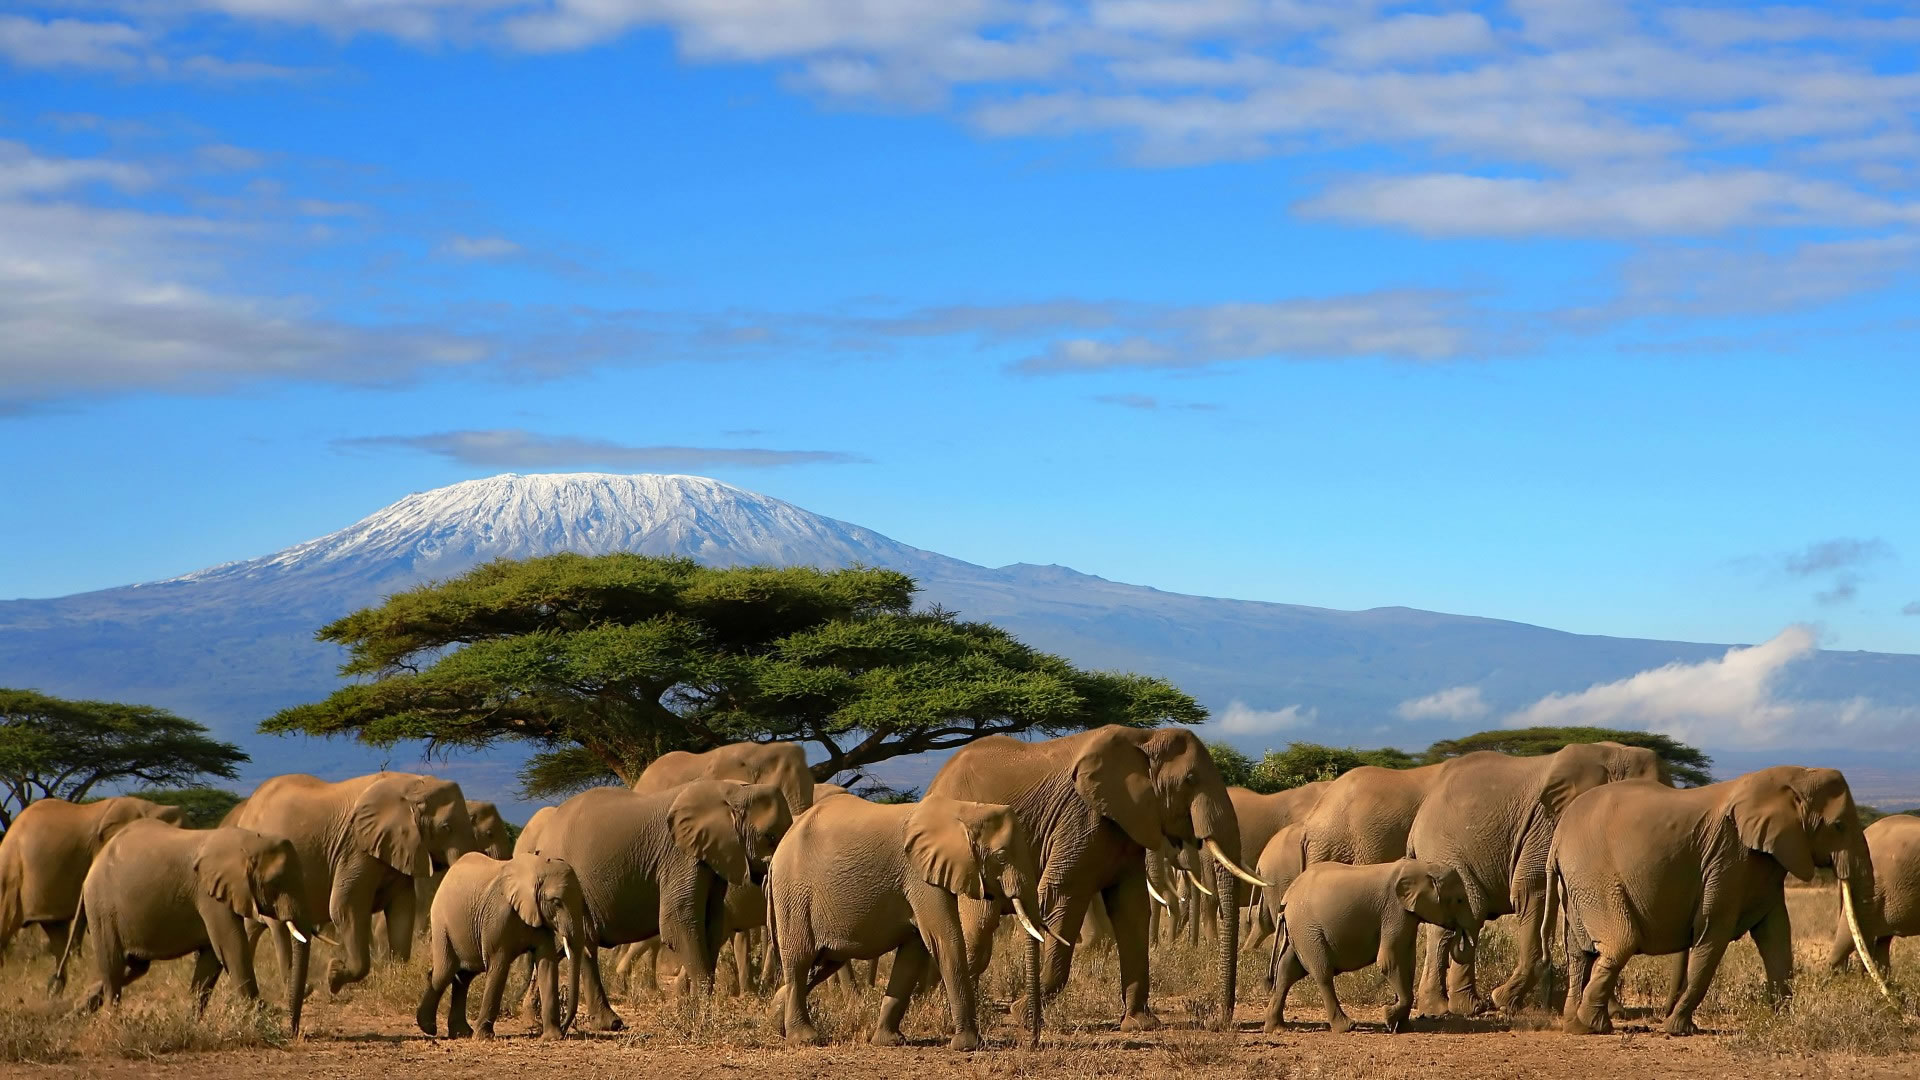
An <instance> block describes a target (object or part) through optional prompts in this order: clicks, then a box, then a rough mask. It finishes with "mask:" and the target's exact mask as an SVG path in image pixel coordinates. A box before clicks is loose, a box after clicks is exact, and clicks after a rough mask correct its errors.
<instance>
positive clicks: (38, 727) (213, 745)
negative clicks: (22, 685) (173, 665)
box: [0, 689, 248, 828]
mask: <svg viewBox="0 0 1920 1080" xmlns="http://www.w3.org/2000/svg"><path fill="white" fill-rule="evenodd" d="M246 760H248V759H247V755H246V754H244V753H242V752H241V750H240V748H239V747H237V746H235V745H233V744H232V743H226V742H221V741H219V740H217V739H211V738H208V737H207V729H206V728H204V727H202V726H200V725H199V724H196V723H194V722H193V721H191V720H188V719H185V718H183V717H179V716H175V715H174V714H173V713H170V712H168V711H167V710H165V709H157V708H154V707H153V706H151V705H123V704H119V703H116V702H110V701H68V700H66V699H64V698H57V697H52V696H50V695H47V694H42V693H38V692H36V691H33V690H8V689H0V828H5V827H6V826H7V825H10V824H12V822H13V816H14V815H15V814H17V813H19V812H20V811H21V810H22V809H23V808H25V807H26V805H27V804H28V803H31V802H35V801H37V800H39V799H45V798H50V797H51V798H61V799H67V800H69V801H72V802H83V801H85V800H86V798H87V796H88V795H90V794H92V793H93V792H94V790H95V789H97V788H103V787H110V786H112V785H115V784H121V783H126V782H128V781H139V782H141V783H145V784H153V785H156V786H160V787H174V786H180V785H185V784H192V783H194V782H195V781H197V780H200V779H201V778H203V777H210V776H212V777H219V778H220V779H223V780H232V779H234V778H235V777H237V776H238V775H239V772H238V771H237V770H236V769H235V766H237V765H239V764H240V763H242V762H244V761H246Z"/></svg>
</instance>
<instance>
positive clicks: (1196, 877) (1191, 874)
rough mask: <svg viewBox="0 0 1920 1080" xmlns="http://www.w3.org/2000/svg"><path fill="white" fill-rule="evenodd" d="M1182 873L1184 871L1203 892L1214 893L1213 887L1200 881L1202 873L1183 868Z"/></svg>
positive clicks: (1208, 894) (1210, 894) (1190, 880)
mask: <svg viewBox="0 0 1920 1080" xmlns="http://www.w3.org/2000/svg"><path fill="white" fill-rule="evenodd" d="M1181 873H1184V874H1186V875H1187V880H1188V881H1189V882H1191V883H1192V884H1193V887H1194V888H1196V889H1199V890H1200V891H1201V892H1202V893H1204V894H1206V895H1207V896H1212V895H1213V890H1212V889H1209V888H1207V887H1206V886H1205V885H1203V884H1201V883H1200V875H1198V874H1196V873H1194V872H1193V871H1191V870H1183V871H1181Z"/></svg>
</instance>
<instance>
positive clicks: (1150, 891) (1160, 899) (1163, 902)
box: [1147, 881, 1173, 911]
mask: <svg viewBox="0 0 1920 1080" xmlns="http://www.w3.org/2000/svg"><path fill="white" fill-rule="evenodd" d="M1147 895H1148V896H1151V897H1153V902H1154V903H1156V904H1159V905H1160V906H1161V907H1163V908H1166V909H1167V910H1168V911H1172V910H1173V905H1172V904H1169V903H1167V898H1166V897H1164V896H1161V895H1160V890H1159V889H1156V888H1154V887H1153V882H1152V881H1148V882H1147Z"/></svg>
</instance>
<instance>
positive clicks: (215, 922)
mask: <svg viewBox="0 0 1920 1080" xmlns="http://www.w3.org/2000/svg"><path fill="white" fill-rule="evenodd" d="M203 921H204V922H205V923H206V924H207V939H208V945H207V948H208V949H209V950H211V951H212V953H213V959H214V962H215V963H216V964H218V965H219V966H220V968H221V970H223V971H225V972H227V974H228V975H230V976H231V977H232V978H233V988H234V992H235V993H237V994H239V995H240V996H241V997H243V998H246V999H247V1000H249V1001H251V1000H253V999H254V998H257V997H259V996H260V984H259V983H258V982H257V981H256V980H255V979H254V975H253V942H252V940H251V939H249V938H248V936H247V924H246V921H245V920H242V919H240V918H237V917H235V916H234V915H231V914H228V913H225V912H222V913H221V914H220V915H219V916H218V917H217V918H211V919H203ZM254 925H256V926H257V925H259V924H258V923H255V924H254Z"/></svg>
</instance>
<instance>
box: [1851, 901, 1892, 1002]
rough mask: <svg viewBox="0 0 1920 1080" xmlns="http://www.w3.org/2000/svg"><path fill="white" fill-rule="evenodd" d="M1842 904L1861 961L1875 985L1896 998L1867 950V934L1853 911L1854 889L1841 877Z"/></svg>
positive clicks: (1887, 996) (1888, 998)
mask: <svg viewBox="0 0 1920 1080" xmlns="http://www.w3.org/2000/svg"><path fill="white" fill-rule="evenodd" d="M1840 906H1841V908H1843V909H1844V910H1845V911H1846V913H1847V929H1848V930H1850V931H1852V932H1853V947H1854V950H1855V951H1856V952H1858V953H1859V954H1860V963H1861V964H1862V965H1864V966H1865V967H1866V969H1867V974H1868V975H1871V976H1873V985H1875V986H1877V987H1879V988H1880V993H1881V994H1883V995H1885V997H1886V999H1887V1000H1888V1001H1892V1000H1894V997H1893V991H1891V990H1889V989H1887V981H1886V980H1885V979H1883V978H1881V977H1880V969H1879V968H1877V967H1875V966H1874V965H1873V954H1872V953H1870V952H1868V951H1867V936H1866V935H1865V934H1862V933H1861V932H1860V917H1859V916H1858V915H1855V914H1854V912H1853V889H1852V888H1850V887H1849V886H1848V885H1847V879H1846V878H1841V879H1840Z"/></svg>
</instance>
